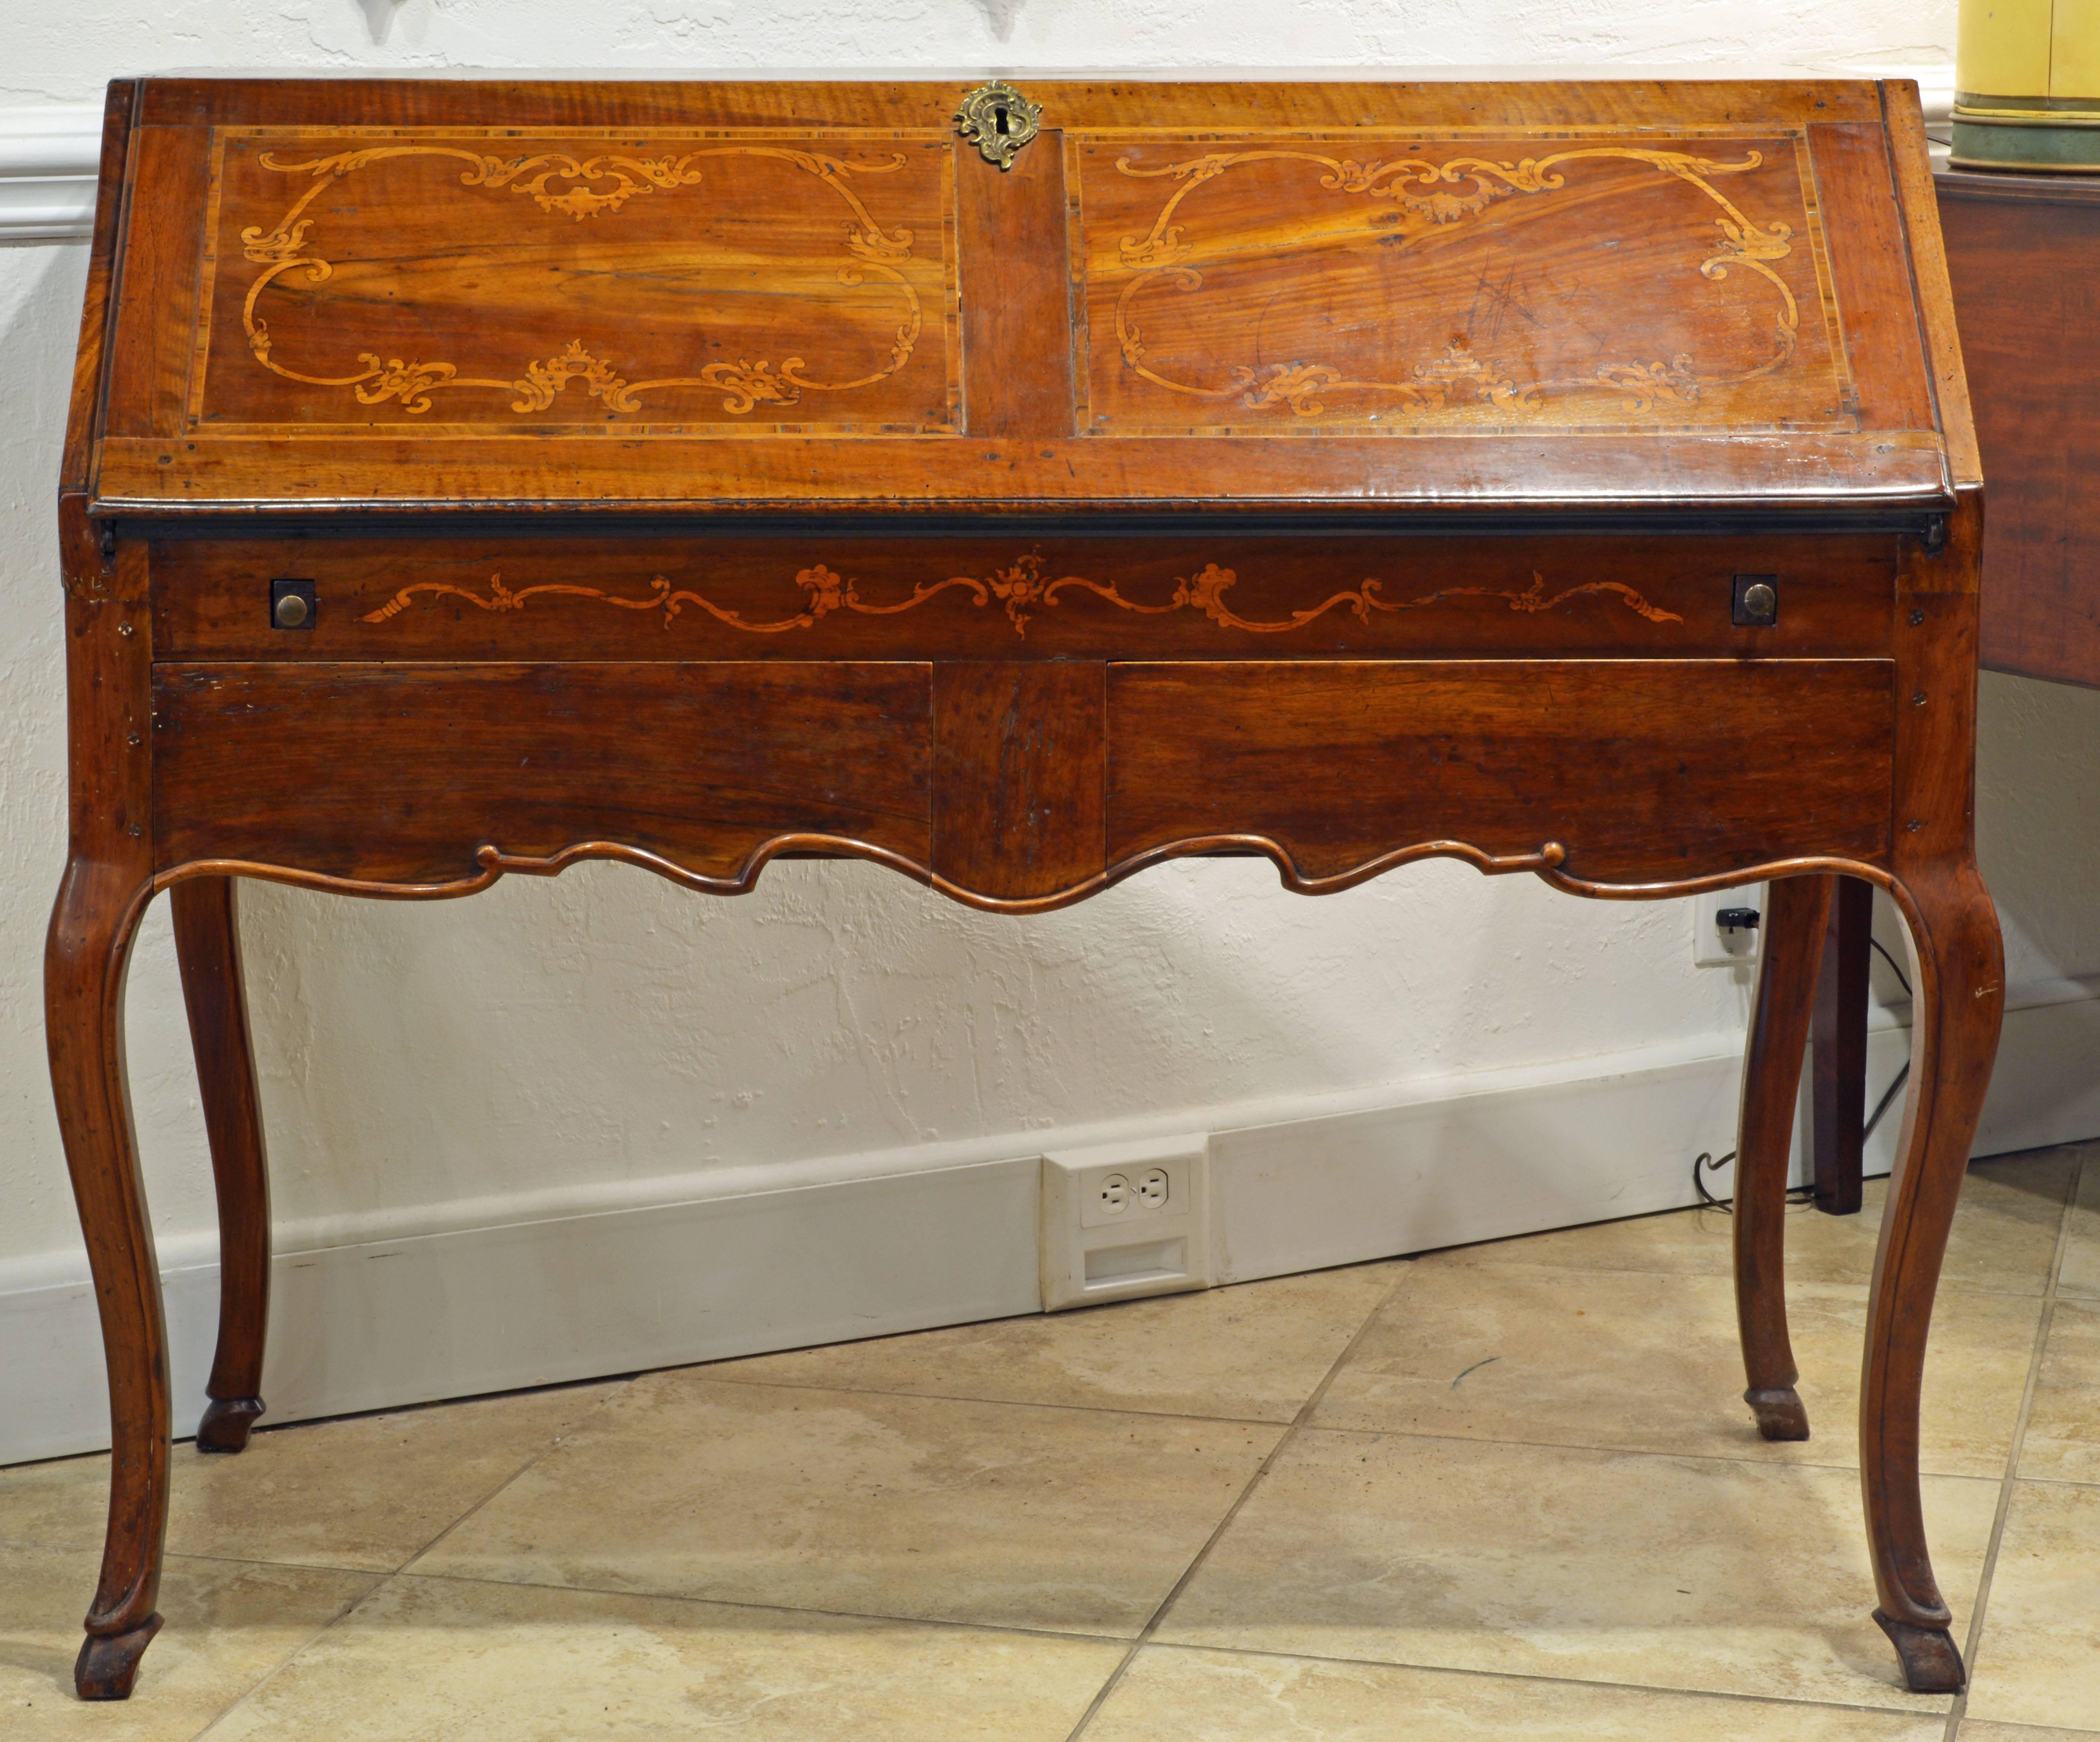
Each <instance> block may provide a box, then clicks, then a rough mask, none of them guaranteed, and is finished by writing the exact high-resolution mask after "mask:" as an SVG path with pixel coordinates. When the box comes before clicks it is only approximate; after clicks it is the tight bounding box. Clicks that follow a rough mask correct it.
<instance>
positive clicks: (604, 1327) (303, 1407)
mask: <svg viewBox="0 0 2100 1742" xmlns="http://www.w3.org/2000/svg"><path fill="white" fill-rule="evenodd" d="M1908 1043H1909V1035H1908V1030H1904V1029H1902V1028H1899V1027H1887V1028H1877V1030H1876V1031H1875V1032H1874V1033H1873V1034H1872V1035H1871V1037H1870V1042H1869V1048H1868V1087H1869V1092H1870V1093H1871V1094H1873V1095H1874V1096H1876V1097H1877V1098H1878V1096H1879V1094H1880V1092H1881V1091H1882V1088H1883V1087H1885V1086H1886V1084H1887V1083H1889V1082H1890V1080H1891V1079H1892V1078H1893V1077H1894V1075H1895V1072H1896V1070H1897V1069H1899V1067H1900V1065H1902V1063H1903V1061H1904V1057H1905V1056H1906V1055H1907V1052H1908ZM1718 1044H1719V1038H1718V1037H1707V1038H1706V1039H1705V1041H1704V1042H1703V1043H1701V1042H1694V1043H1689V1044H1688V1045H1687V1046H1683V1047H1670V1048H1657V1049H1651V1050H1650V1051H1648V1052H1645V1053H1642V1054H1636V1055H1630V1056H1628V1055H1620V1056H1617V1057H1614V1058H1610V1059H1591V1060H1585V1061H1569V1062H1568V1063H1566V1064H1564V1065H1560V1067H1558V1071H1559V1074H1557V1075H1555V1074H1549V1073H1546V1072H1542V1071H1537V1070H1533V1071H1525V1072H1509V1073H1500V1074H1496V1075H1495V1076H1494V1077H1492V1078H1442V1079H1436V1080H1433V1081H1431V1082H1427V1083H1414V1084H1408V1085H1400V1086H1396V1087H1391V1088H1388V1089H1387V1090H1385V1091H1383V1092H1382V1094H1380V1095H1377V1096H1365V1095H1361V1094H1354V1095H1349V1096H1326V1097H1312V1096H1308V1097H1307V1098H1306V1099H1305V1100H1303V1101H1301V1102H1298V1103H1295V1104H1292V1105H1268V1106H1264V1107H1262V1108H1260V1109H1215V1113H1216V1114H1217V1115H1219V1116H1218V1117H1216V1118H1214V1120H1213V1122H1212V1123H1211V1146H1210V1154H1211V1193H1212V1206H1211V1224H1212V1228H1213V1235H1214V1239H1215V1253H1214V1259H1215V1274H1216V1275H1217V1277H1218V1278H1219V1280H1220V1281H1226V1282H1232V1281H1251V1280H1253V1279H1255V1278H1258V1277H1271V1276H1280V1275H1285V1274H1288V1273H1290V1272H1296V1271H1302V1270H1312V1269H1318V1268H1323V1267H1326V1266H1328V1265H1332V1264H1352V1263H1357V1262H1361V1261H1362V1260H1365V1259H1376V1258H1383V1257H1390V1256H1395V1255H1400V1254H1403V1253H1408V1252H1419V1251H1427V1250H1433V1249H1435V1248H1436V1247H1439V1246H1454V1245H1462V1244H1465V1243H1468V1242H1471V1241H1480V1240H1492V1239H1500V1238H1507V1237H1511V1236H1513V1235H1517V1234H1524V1233H1536V1232H1537V1231H1539V1230H1541V1229H1543V1228H1560V1227H1568V1226H1573V1225H1575V1224H1580V1223H1584V1222H1595V1221H1603V1220H1608V1219H1615V1218H1617V1217H1621V1216H1630V1215H1643V1214H1647V1213H1649V1212H1652V1211H1660V1210H1668V1209H1674V1208H1677V1207H1679V1206H1683V1205H1686V1204H1689V1203H1691V1202H1693V1201H1694V1197H1693V1192H1692V1180H1691V1165H1692V1157H1693V1156H1694V1155H1695V1154H1696V1153H1698V1152H1699V1151H1700V1150H1701V1149H1709V1150H1711V1151H1713V1152H1714V1153H1721V1152H1723V1151H1724V1150H1726V1149H1729V1148H1730V1147H1732V1143H1733V1136H1734V1127H1735V1118H1736V1094H1737V1086H1738V1083H1739V1081H1740V1072H1741V1061H1740V1056H1739V1055H1737V1054H1735V1053H1732V1052H1718V1051H1716V1050H1714V1048H1715V1047H1718ZM2096 1051H2100V999H2080V1000H2077V1001H2072V1002H2058V1003H2037V1004H2033V1005H2030V1006H2028V1007H2027V1008H2021V1009H2018V1010H2014V1011H2013V1012H2010V1013H2009V1014H2008V1015H2007V1017H2006V1019H2005V1040H2004V1043H2003V1046H2002V1047H2001V1052H2000V1054H1999V1066H1998V1072H1997V1075H1996V1079H1995V1080H1994V1082H1993V1083H1992V1093H1991V1098H1990V1101H1989V1104H1988V1105H1987V1107H1986V1109H1985V1110H1984V1115H1983V1127H1982V1129H1981V1131H1979V1139H1978V1144H1977V1153H1979V1154H1997V1153H2005V1152H2008V1151H2012V1150H2018V1149H2038V1148H2041V1147H2044V1146H2045V1145H2047V1144H2057V1143H2067V1142H2071V1141H2076V1140H2081V1139H2084V1138H2088V1137H2091V1136H2095V1135H2100V1082H2095V1081H2094V1080H2093V1078H2092V1076H2091V1074H2090V1073H2089V1071H2086V1070H2084V1069H2080V1062H2079V1061H2081V1060H2089V1059H2090V1058H2092V1057H2093V1055H2094V1053H2095V1052H2096ZM2065 1085H2076V1086H2077V1087H2071V1088H2066V1087H2065ZM1900 1122H1901V1121H1900V1115H1899V1109H1895V1108H1892V1109H1890V1113H1889V1114H1888V1116H1887V1117H1886V1118H1885V1119H1884V1120H1883V1122H1882V1126H1881V1127H1880V1129H1879V1130H1877V1131H1876V1132H1875V1134H1874V1136H1873V1140H1872V1141H1871V1144H1870V1148H1869V1153H1868V1172H1869V1173H1877V1172H1878V1173H1886V1172H1887V1171H1888V1170H1889V1166H1890V1162H1891V1160H1892V1159H1893V1153H1894V1148H1895V1136H1896V1133H1897V1131H1898V1128H1899V1125H1900ZM1160 1123H1162V1122H1160V1121H1156V1120H1155V1121H1149V1122H1129V1123H1128V1124H1127V1125H1124V1126H1122V1127H1106V1126H1104V1127H1088V1128H1086V1129H1085V1130H1083V1131H1077V1130H1074V1131H1057V1132H1050V1131H1040V1132H1034V1133H1030V1134H1029V1135H1028V1136H1026V1138H1022V1139H1018V1140H1017V1139H1014V1138H1012V1137H1008V1138H1003V1139H998V1140H986V1142H985V1143H983V1144H981V1145H979V1146H978V1158H975V1159H973V1158H968V1156H967V1155H965V1154H964V1153H961V1151H962V1148H963V1146H960V1145H942V1148H941V1149H940V1151H939V1152H937V1153H933V1154H928V1155H925V1156H924V1157H923V1158H922V1159H923V1160H924V1161H926V1162H932V1163H933V1165H929V1166H921V1167H920V1168H919V1169H917V1170H916V1171H902V1170H900V1167H899V1165H898V1156H897V1155H895V1154H891V1155H888V1156H878V1157H867V1158H858V1161H859V1165H861V1166H862V1167H863V1168H864V1169H865V1170H866V1171H864V1172H862V1174H861V1175H858V1176H854V1175H852V1174H851V1173H849V1172H846V1173H842V1172H841V1171H840V1170H841V1169H842V1168H846V1167H848V1166H850V1165H851V1164H850V1162H839V1161H836V1160H835V1161H832V1162H826V1163H824V1164H823V1167H822V1171H821V1176H819V1177H814V1178H813V1177H811V1176H810V1173H809V1172H807V1171H801V1172H800V1173H799V1177H800V1179H801V1180H802V1181H804V1182H805V1183H796V1184H779V1183H776V1184H774V1185H773V1186H772V1187H771V1189H757V1190H745V1191H743V1192H740V1193H731V1194H729V1195H721V1194H720V1193H716V1194H713V1195H705V1196H701V1195H695V1193H694V1190H693V1185H694V1182H693V1181H691V1180H676V1181H664V1182H660V1183H659V1185H660V1189H661V1190H662V1191H663V1192H665V1193H679V1195H677V1196H660V1197H658V1198H657V1199H656V1200H655V1201H646V1199H642V1200H637V1198H636V1197H635V1196H634V1195H633V1193H632V1190H631V1189H623V1192H624V1196H623V1197H622V1199H620V1201H617V1202H612V1203H611V1204H609V1205H607V1206H602V1207H598V1208H586V1209H581V1210H580V1211H578V1212H577V1213H571V1214H545V1213H541V1214H535V1215H520V1214H518V1213H516V1211H515V1210H514V1213H513V1214H511V1215H510V1216H508V1217H505V1218H501V1219H495V1218H493V1217H492V1218H491V1219H487V1220H485V1221H483V1223H481V1224H479V1225H468V1226H447V1225H443V1219H442V1218H441V1217H439V1216H438V1213H437V1212H431V1213H430V1214H429V1215H426V1219H425V1223H424V1226H423V1228H422V1230H421V1231H419V1232H409V1233H401V1232H399V1231H398V1228H399V1224H394V1225H391V1226H385V1227H381V1228H367V1229H366V1230H365V1231H364V1232H365V1233H366V1236H367V1237H363V1238H359V1237H355V1234H356V1229H355V1226H354V1224H350V1223H347V1222H345V1223H341V1224H331V1228H332V1229H333V1230H335V1231H337V1232H340V1233H342V1234H345V1235H347V1236H350V1237H345V1238H342V1239H340V1240H339V1241H337V1243H333V1244H328V1245H319V1246H308V1247H307V1248H306V1249H304V1250H300V1249H298V1246H299V1242H298V1239H297V1238H296V1237H289V1238H288V1237H287V1236H292V1235H294V1231H293V1230H291V1229H285V1230H282V1231H280V1246H285V1247H286V1248H288V1250H283V1251H281V1252H280V1255H279V1256H278V1258H277V1259H276V1274H275V1279H274V1285H275V1295H274V1299H273V1301H272V1303H271V1325H270V1356H269V1363H268V1367H267V1371H266V1374H265V1376H264V1379H265V1383H264V1387H263V1392H264V1396H265V1397H266V1398H267V1400H268V1402H269V1405H270V1414H269V1417H268V1418H267V1419H268V1420H269V1421H270V1422H289V1421H298V1420H302V1419H307V1418H312V1417H315V1416H323V1415H337V1414H346V1413H354V1412H356V1411H360V1410H369V1409H386V1408H393V1407H399V1406H403V1405H410V1404H416V1403H423V1402H428V1401H430V1400H433V1399H436V1398H443V1397H462V1396H476V1395H479V1394H482V1393H485V1392H490V1391H506V1390H511V1389H514V1388H517V1387H523V1386H532V1385H543V1384H551V1383H558V1382H561V1381H565V1380H573V1379H582V1378H593V1377H598V1376H602V1375H605V1374H618V1373H629V1372H635V1371H638V1370H641V1369H646V1368H651V1367H663V1366H675V1365H684V1364H686V1363H690V1362H695V1361H715V1360H721V1359H724V1358H726V1357H728V1356H738V1355H749V1354H757V1353H761V1352H765V1351H769V1350H774V1349H784V1348H794V1347H802V1346H805V1345H807V1344H811V1343H830V1342H839V1341H845V1340H849V1339H852V1338H862V1337H874V1336H882V1335H886V1334H892V1333H895V1332H899V1331H907V1330H924V1329H927V1328H929V1327H931V1326H934V1325H955V1324H965V1323H969V1322H972V1321H977V1320H983V1319H992V1318H1001V1317H1006V1316H1012V1315H1015V1314H1020V1313H1031V1312H1038V1311H1039V1310H1040V1308H1041V1295H1040V1284H1039V1274H1038V1240H1037V1228H1036V1217H1037V1215H1038V1208H1039V1204H1038V1193H1039V1166H1040V1155H1041V1153H1042V1152H1043V1151H1044V1150H1047V1149H1060V1148H1069V1147H1074V1146H1076V1145H1077V1144H1082V1143H1095V1142H1100V1141H1103V1140H1114V1139H1115V1138H1117V1137H1118V1136H1120V1137H1127V1138H1135V1137H1139V1136H1150V1135H1154V1133H1153V1132H1152V1131H1151V1130H1150V1127H1151V1126H1152V1125H1154V1124H1160ZM1165 1124H1167V1125H1171V1126H1172V1127H1174V1128H1176V1129H1179V1130H1182V1131H1188V1130H1190V1129H1193V1128H1200V1127H1201V1126H1202V1119H1201V1118H1200V1117H1199V1118H1195V1119H1191V1118H1189V1116H1188V1115H1187V1114H1181V1115H1178V1116H1174V1117H1172V1118H1168V1119H1167V1121H1165ZM1016 1149H1021V1150H1023V1151H1024V1152H1025V1153H1019V1154H1017V1153H1014V1152H1015V1150H1016ZM1804 1166H1805V1162H1804V1161H1803V1159H1802V1157H1801V1156H1800V1153H1799V1145H1798V1144H1797V1176H1799V1175H1800V1174H1801V1172H1802V1169H1803V1167H1804ZM744 1177H745V1178H746V1179H747V1180H748V1179H749V1178H751V1177H752V1176H751V1175H745V1176H744ZM783 1177H784V1178H787V1179H795V1178H796V1177H797V1174H796V1173H795V1172H789V1173H787V1174H786V1175H784V1176H783V1175H782V1174H775V1175H773V1178H774V1180H775V1181H776V1182H778V1181H780V1180H782V1179H783ZM454 1207H456V1206H454ZM481 1207H482V1209H483V1214H484V1215H487V1213H488V1211H490V1210H492V1209H493V1208H494V1206H481ZM540 1207H542V1208H544V1207H545V1206H540ZM306 1232H311V1231H306ZM163 1250H164V1254H165V1260H166V1261H165V1268H164V1272H163V1282H164V1284H165V1290H166V1300H167V1310H168V1321H169V1336H170V1352H171V1356H172V1364H173V1368H174V1394H175V1397H176V1400H177V1403H176V1411H175V1417H176V1419H175V1426H176V1431H178V1433H180V1434H184V1435H187V1434H188V1432H189V1431H191V1430H192V1428H193V1427H194V1425H195V1423H196V1419H197V1417H198V1415H199V1413H201V1410H202V1409H203V1405H204V1380H205V1374H206V1372H207V1371H208V1369H209V1368H210V1360H211V1347H212V1340H213V1338H214V1334H215V1330H216V1322H217V1313H218V1265H217V1264H216V1262H215V1255H214V1254H213V1253H212V1251H211V1248H210V1246H209V1245H200V1243H199V1242H198V1241H195V1240H193V1239H187V1238H185V1239H178V1240H174V1241H168V1242H166V1243H165V1245H164V1249H163ZM101 1356H102V1351H101V1340H100V1335H99V1330H98V1328H97V1325H96V1321H95V1297H94V1291H93V1290H92V1288H91V1286H90V1285H89V1283H88V1281H87V1280H86V1267H85V1264H84V1262H83V1261H82V1259H80V1258H79V1257H78V1256H77V1255H50V1256H48V1257H46V1258H44V1259H38V1260H34V1261H29V1262H24V1263H18V1264H15V1265H11V1266H8V1267H7V1270H6V1272H0V1397H4V1398H5V1399H6V1400H7V1405H8V1407H7V1410H6V1411H5V1413H4V1415H3V1416H0V1464H8V1463H19V1462H27V1461H29V1460H32V1459H37V1458H55V1457H60V1456H64V1455H66V1454H68V1453H77V1452H87V1451H95V1450H98V1449H102V1448H104V1447H106V1446H107V1445H108V1401H107V1397H106V1394H105V1392H104V1386H103V1382H102V1359H101Z"/></svg>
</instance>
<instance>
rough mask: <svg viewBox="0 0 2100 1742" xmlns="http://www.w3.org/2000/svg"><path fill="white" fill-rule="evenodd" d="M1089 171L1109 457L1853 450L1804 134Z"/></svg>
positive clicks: (1086, 142) (1555, 140)
mask: <svg viewBox="0 0 2100 1742" xmlns="http://www.w3.org/2000/svg"><path fill="white" fill-rule="evenodd" d="M1868 133H1869V135H1870V136H1871V137H1872V138H1873V139H1876V140H1877V141H1878V139H1879V137H1880V135H1879V132H1878V130H1875V129H1869V130H1868ZM1073 163H1074V168H1075V170H1076V172H1077V174H1078V179H1079V190H1078V191H1079V224H1078V228H1079V232H1080V235H1079V240H1078V242H1077V244H1076V248H1077V250H1078V252H1079V254H1080V257H1081V258H1082V259H1083V262H1084V278H1085V294H1086V323H1087V401H1088V405H1089V414H1088V417H1089V421H1088V425H1087V428H1088V430H1090V431H1091V432H1092V433H1093V434H1101V435H1116V436H1131V435H1140V434H1146V435H1165V434H1194V433H1203V434H1264V435H1272V436H1273V435H1279V434H1298V435H1304V434H1316V433H1323V432H1330V431H1339V430H1348V431H1349V432H1350V433H1352V434H1360V435H1361V434H1389V435H1419V434H1432V433H1438V432H1449V431H1451V430H1472V431H1497V430H1525V431H1532V430H1537V431H1549V430H1642V431H1643V432H1649V433H1653V434H1661V433H1664V432H1666V431H1671V430H1712V429H1728V430H1736V431H1738V432H1747V431H1750V430H1759V429H1776V428H1779V427H1781V426H1784V427H1785V428H1788V429H1789V430H1851V429H1852V428H1853V427H1855V426H1854V424H1853V421H1852V418H1851V407H1850V405H1849V404H1848V403H1847V389H1848V383H1847V381H1846V378H1845V373H1844V369H1843V366H1842V350H1841V349H1840V348H1838V346H1836V344H1835V343H1834V340H1835V337H1836V336H1835V334H1834V333H1832V332H1831V331H1830V330H1829V328H1828V327H1827V325H1826V324H1825V322H1824V318H1823V308H1824V303H1825V302H1826V300H1827V298H1828V284H1827V275H1826V273H1825V271H1824V267H1823V263H1822V260H1821V254H1822V249H1823V236H1822V220H1821V215H1820V211H1819V210H1818V209H1817V207H1816V205H1815V201H1814V200H1813V198H1812V184H1811V183H1810V181H1809V179H1808V176H1807V152H1806V150H1805V148H1804V143H1803V141H1802V138H1801V137H1800V135H1798V134H1795V135H1788V134H1785V133H1782V132H1776V131H1767V130H1758V129H1750V128H1746V129H1744V130H1741V131H1740V132H1732V133H1727V134H1701V135H1692V136H1676V137H1673V136H1671V135H1669V134H1668V133H1667V132H1666V131H1665V132H1661V133H1658V132H1657V131H1656V130H1645V129H1644V130H1638V131H1630V130H1629V131H1616V130H1610V129H1602V128H1600V129H1597V130H1592V131H1585V132H1581V133H1577V134H1573V135H1569V134H1566V133H1562V132H1559V131H1552V132H1549V131H1547V130H1540V131H1539V132H1537V133H1535V134H1515V133H1512V134H1511V135H1507V136H1500V137H1498V136H1495V135H1486V136H1483V135H1481V134H1480V133H1478V132H1476V131H1473V130H1470V129H1468V130H1465V131H1463V132H1453V133H1449V134H1445V135H1436V134H1432V135H1427V136H1423V135H1415V136H1411V137H1406V138H1381V137H1378V136H1375V135H1374V136H1370V137H1364V136H1361V135H1326V136H1320V135H1314V136H1312V137H1304V136H1277V137H1273V138H1267V139H1264V138H1261V137H1258V136H1247V137H1242V138H1220V136H1218V135H1215V134H1207V135H1203V136H1201V137H1193V138H1189V139H1172V138H1165V139H1162V138H1161V137H1160V136H1159V135H1158V133H1157V132H1155V131H1148V132H1145V133H1136V132H1132V133H1128V134H1121V135H1118V134H1117V133H1114V132H1110V133H1109V134H1106V135H1102V136H1099V137H1087V138H1083V139H1079V141H1078V142H1077V143H1076V147H1075V149H1074V153H1073ZM1883 203H1884V204H1886V203H1887V196H1886V195H1884V199H1883ZM1883 270H1884V271H1886V264H1885V265H1884V267H1883ZM1889 288H1890V289H1895V290H1896V291H1897V292H1898V293H1899V294H1901V295H1902V296H1903V297H1904V302H1905V303H1906V304H1907V303H1908V285H1907V284H1904V283H1902V282H1901V281H1900V280H1899V281H1897V282H1896V283H1895V284H1893V285H1891V286H1890V287H1889ZM1915 427H1919V428H1930V419H1929V418H1928V419H1926V420H1924V421H1922V422H1921V423H1920V424H1918V425H1917V426H1915Z"/></svg>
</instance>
